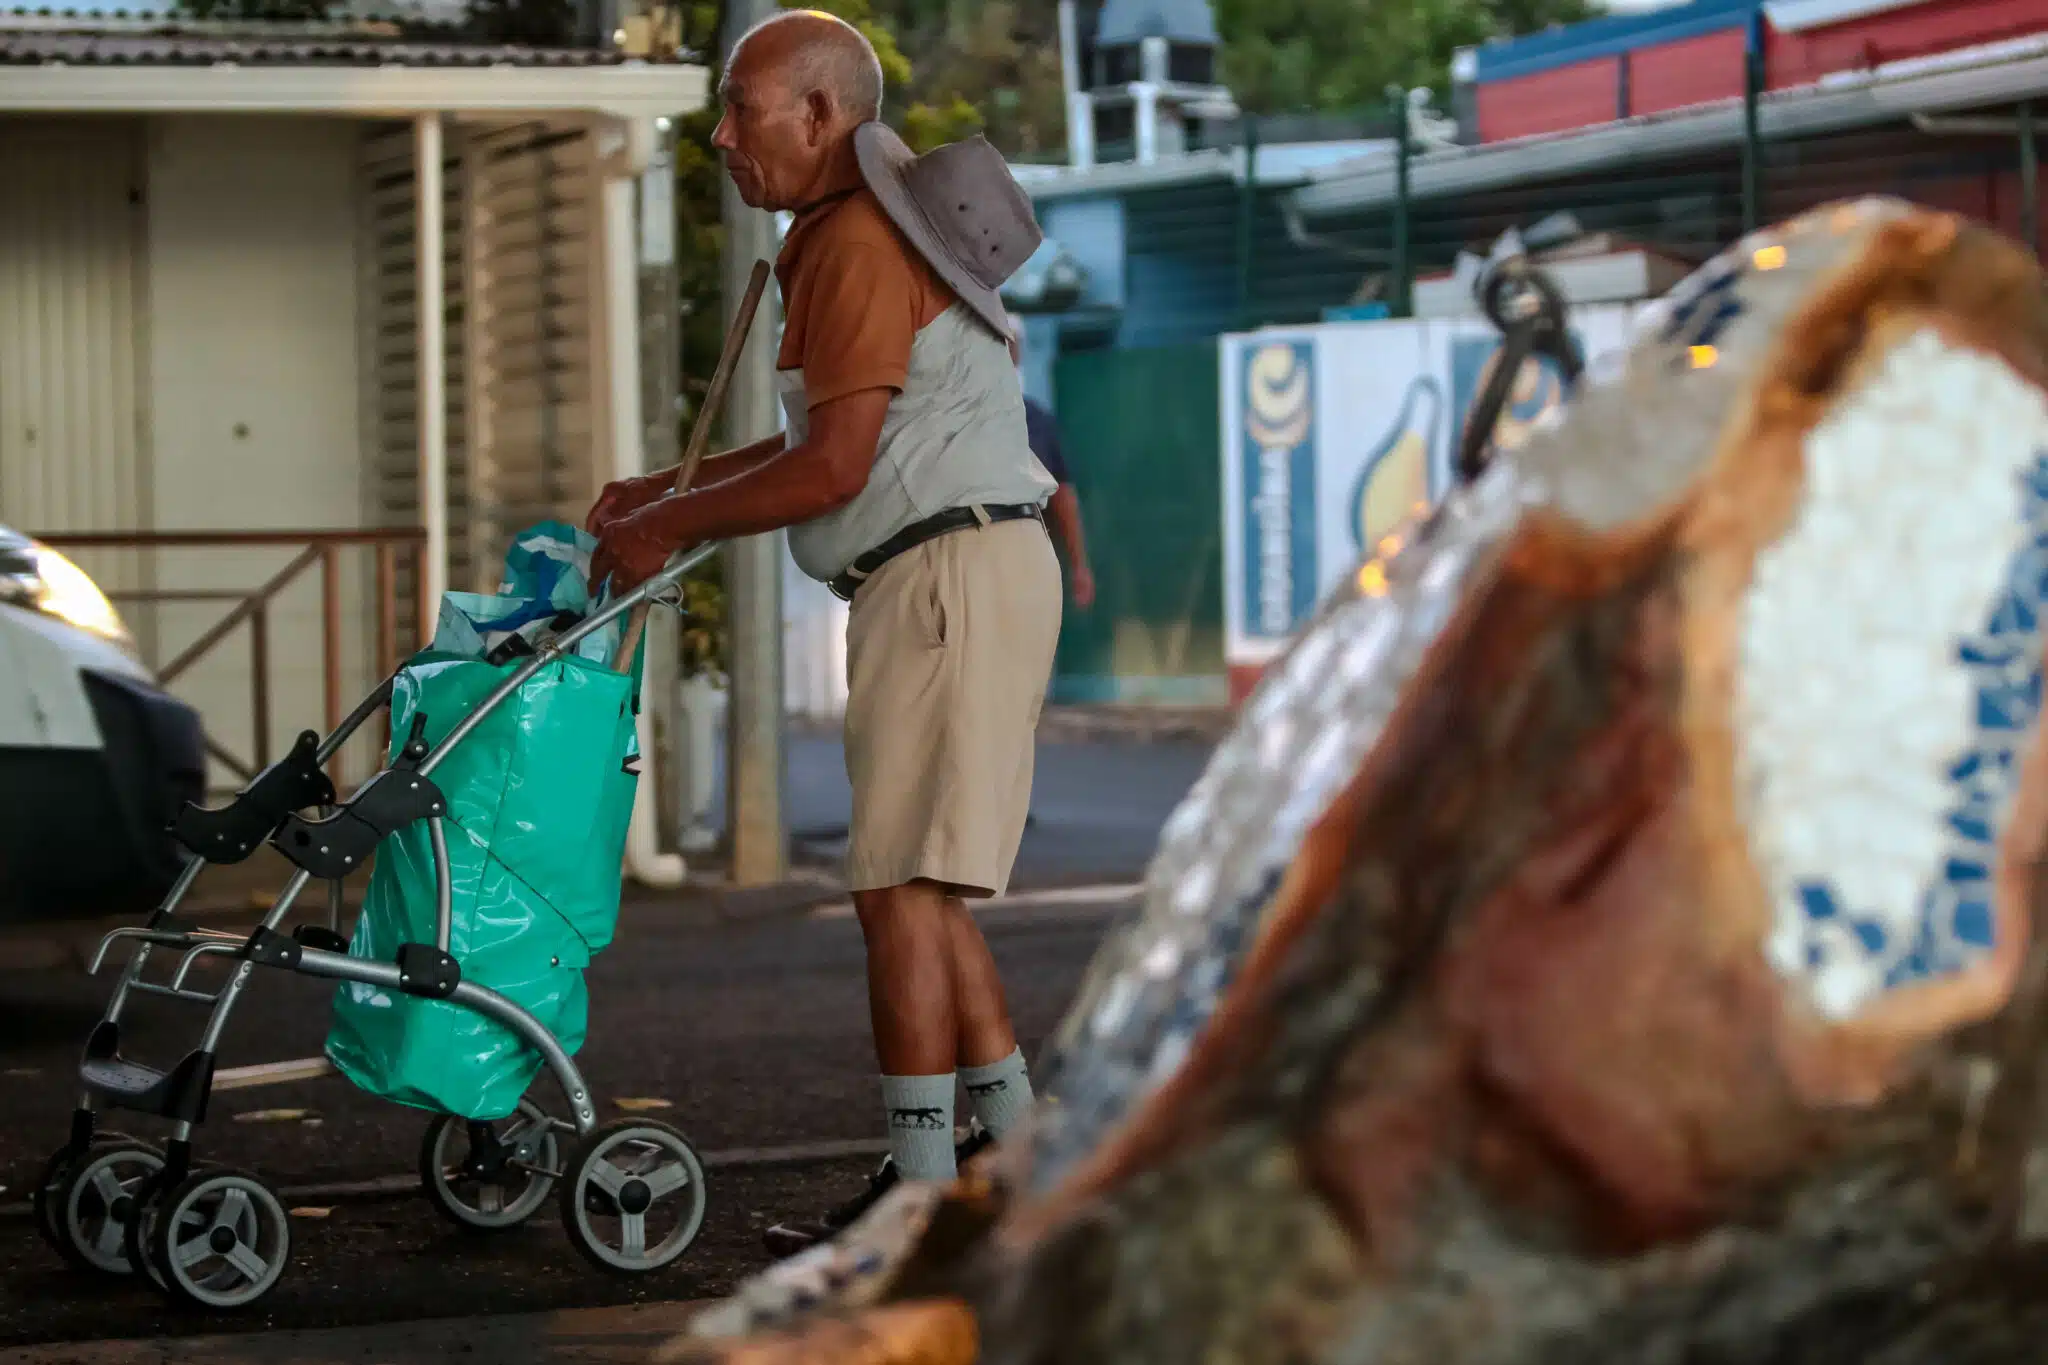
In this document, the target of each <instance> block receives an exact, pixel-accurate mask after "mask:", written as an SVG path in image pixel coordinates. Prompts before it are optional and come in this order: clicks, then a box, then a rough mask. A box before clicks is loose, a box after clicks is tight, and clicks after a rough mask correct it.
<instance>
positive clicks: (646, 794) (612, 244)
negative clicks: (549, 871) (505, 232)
mask: <svg viewBox="0 0 2048 1365" xmlns="http://www.w3.org/2000/svg"><path fill="white" fill-rule="evenodd" d="M608 132H609V134H610V136H611V138H613V139H616V141H617V148H616V154H615V155H610V156H603V157H601V158H600V164H601V165H602V166H603V171H602V181H603V189H602V190H601V191H600V192H599V195H598V205H597V211H598V250H599V251H600V252H601V253H602V264H601V265H600V267H599V269H600V270H601V272H602V274H601V277H600V278H601V279H602V280H603V287H604V304H603V307H602V308H600V309H599V310H598V313H599V316H600V317H601V318H602V319H603V326H604V332H603V336H602V339H601V345H600V352H601V354H602V356H603V358H604V369H603V374H604V376H605V381H606V382H605V401H604V413H605V419H606V428H607V437H608V439H607V441H606V444H607V445H609V446H610V447H611V457H612V472H611V477H612V478H614V479H627V478H631V477H633V476H634V475H636V474H644V473H646V472H647V444H646V442H647V428H646V424H645V422H644V421H643V414H642V412H641V407H640V251H639V238H638V232H637V220H636V215H635V214H634V211H633V209H634V199H633V192H634V189H635V188H636V184H637V180H638V177H639V174H640V172H641V171H642V170H644V169H645V167H646V161H647V158H648V156H649V154H650V153H651V152H652V135H653V132H654V129H653V125H652V124H651V123H645V124H635V123H623V124H620V125H618V126H616V127H614V128H612V129H610V130H608ZM599 145H600V146H603V145H605V144H604V143H603V142H600V144H599ZM663 463H664V464H666V463H667V461H666V460H664V461H663ZM655 625H656V623H655V621H654V620H653V619H651V618H650V619H649V621H648V623H647V636H648V650H647V669H646V672H645V674H644V675H643V676H642V678H641V682H640V696H641V702H640V790H639V794H638V796H637V797H636V798H635V800H634V802H633V821H632V824H631V825H629V826H628V827H627V830H626V874H627V875H628V876H630V877H631V878H632V879H633V880H634V881H636V882H639V883H640V884H641V885H642V886H647V887H653V888H656V889H667V888H671V887H677V886H681V885H682V884H683V881H684V878H685V877H686V876H687V875H688V873H689V867H688V865H687V864H686V863H685V862H684V861H683V859H682V858H681V857H679V856H678V855H676V854H673V853H664V852H662V851H661V843H660V837H659V834H660V832H659V830H658V829H657V828H656V825H655V812H654V806H655V801H656V800H657V795H656V794H657V793H658V792H659V791H660V787H661V784H660V778H659V777H658V776H657V774H659V773H660V772H661V771H662V769H661V767H660V764H659V760H658V753H657V750H656V748H655V743H654V712H655V708H656V707H660V708H661V709H663V710H664V711H666V712H667V713H668V714H669V715H671V716H673V715H675V710H676V708H675V704H674V699H673V687H674V678H675V670H674V669H672V668H670V667H669V666H668V658H669V657H670V656H669V654H668V653H667V651H668V650H670V649H672V648H673V646H672V645H667V646H665V648H664V651H661V652H658V651H657V650H655V648H654V647H653V639H654V635H655ZM661 638H662V639H663V640H664V641H668V640H670V638H671V637H670V636H669V635H668V633H667V632H666V631H663V632H662V636H661Z"/></svg>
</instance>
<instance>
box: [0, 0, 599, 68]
mask: <svg viewBox="0 0 2048 1365" xmlns="http://www.w3.org/2000/svg"><path fill="white" fill-rule="evenodd" d="M374 3H375V0H352V3H351V2H350V0H344V3H343V4H342V5H341V6H340V7H338V8H337V9H336V10H334V11H332V12H331V17H329V18H325V19H313V18H303V19H302V18H242V17H227V18H201V17H197V16H194V15H190V14H185V13H180V12H178V11H177V10H176V8H175V0H81V3H79V4H77V5H75V6H73V7H69V8H63V9H58V8H54V7H50V8H43V7H38V8H30V7H28V6H23V5H14V6H0V65H9V66H46V65H59V64H61V65H71V66H206V65H217V64H220V63H238V64H242V65H250V66H278V65H285V66H418V67H477V66H486V67H488V66H513V67H587V66H616V65H620V64H622V63H624V62H626V61H627V60H628V57H627V54H625V53H623V52H619V51H617V50H612V49H605V48H593V47H575V46H560V47H556V46H539V45H534V44H523V43H501V42H494V41H490V40H487V39H484V38H481V37H479V36H478V35H477V34H476V33H475V31H474V30H473V29H471V28H470V27H469V26H468V25H467V24H465V23H462V22H455V21H450V20H446V19H437V18H433V17H429V16H431V15H433V14H435V13H440V14H447V13H450V12H451V11H450V10H449V7H448V5H447V4H446V3H445V2H444V0H392V2H391V3H389V4H386V5H383V6H380V7H377V8H376V9H374V10H373V5H374ZM453 12H455V13H459V10H458V11H453Z"/></svg>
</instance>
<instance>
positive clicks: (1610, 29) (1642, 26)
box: [1473, 0, 1763, 85]
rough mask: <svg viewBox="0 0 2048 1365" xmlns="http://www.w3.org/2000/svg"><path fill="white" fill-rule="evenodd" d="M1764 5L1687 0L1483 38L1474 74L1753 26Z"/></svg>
mask: <svg viewBox="0 0 2048 1365" xmlns="http://www.w3.org/2000/svg"><path fill="white" fill-rule="evenodd" d="M1762 10H1763V5H1762V3H1761V0H1691V3H1689V4H1684V5H1674V6H1672V7H1671V8H1670V9H1661V10H1656V11H1653V12H1651V13H1649V14H1616V15H1609V16H1608V17H1606V18H1603V19H1589V20H1587V21H1586V22H1585V23H1582V24H1571V25H1568V26H1566V27H1564V28H1556V29H1551V30H1550V31H1548V32H1546V33H1532V34H1529V35H1528V36H1526V37H1522V38H1507V39H1503V40H1501V41H1499V42H1493V43H1486V44H1483V45H1482V46H1480V47H1479V48H1478V49H1477V51H1476V52H1475V53H1474V54H1473V56H1474V73H1475V79H1476V80H1477V82H1478V83H1479V84H1481V85H1486V84H1490V83H1492V82H1494V81H1508V80H1514V79H1516V78H1517V77H1520V76H1534V75H1536V74H1538V73H1540V72H1544V71H1551V70H1555V69H1556V68H1558V67H1561V66H1570V65H1571V64H1572V63H1574V62H1585V61H1592V60H1593V59H1595V58H1597V57H1612V56H1615V55H1617V54H1619V53H1623V52H1628V51H1632V50H1634V49H1636V48H1640V47H1645V46H1648V45H1650V44H1654V43H1671V42H1677V41H1679V40H1680V39H1684V38H1697V37H1700V36H1701V35H1703V34H1708V33H1719V32H1722V31H1724V30H1727V29H1731V28H1744V27H1752V26H1754V24H1755V22H1756V17H1757V15H1759V14H1760V13H1762Z"/></svg>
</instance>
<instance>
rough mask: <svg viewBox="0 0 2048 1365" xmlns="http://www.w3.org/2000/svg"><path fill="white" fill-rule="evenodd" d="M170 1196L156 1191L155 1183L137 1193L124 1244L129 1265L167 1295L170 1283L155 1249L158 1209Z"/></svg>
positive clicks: (152, 1182)
mask: <svg viewBox="0 0 2048 1365" xmlns="http://www.w3.org/2000/svg"><path fill="white" fill-rule="evenodd" d="M158 1179H159V1180H160V1179H161V1177H158ZM167 1193H169V1191H167V1190H163V1189H159V1188H157V1181H155V1180H153V1181H150V1182H149V1183H148V1184H146V1185H144V1186H143V1187H142V1188H141V1189H139V1190H137V1191H136V1192H135V1216H134V1217H133V1218H131V1219H129V1220H128V1227H127V1229H126V1231H125V1232H124V1233H123V1239H122V1245H123V1246H125V1247H126V1248H127V1250H128V1264H129V1265H132V1266H136V1267H138V1268H140V1270H141V1271H142V1278H144V1279H145V1280H148V1281H149V1282H150V1283H151V1284H153V1285H155V1286H156V1287H157V1288H158V1289H159V1290H161V1291H163V1292H164V1293H165V1294H169V1293H170V1292H171V1283H170V1281H169V1280H166V1279H165V1278H164V1268H163V1267H162V1266H161V1265H159V1264H158V1263H157V1259H156V1252H155V1251H154V1250H152V1248H153V1247H154V1246H155V1245H156V1214H157V1210H158V1209H160V1208H162V1207H163V1203H164V1195H165V1194H167Z"/></svg>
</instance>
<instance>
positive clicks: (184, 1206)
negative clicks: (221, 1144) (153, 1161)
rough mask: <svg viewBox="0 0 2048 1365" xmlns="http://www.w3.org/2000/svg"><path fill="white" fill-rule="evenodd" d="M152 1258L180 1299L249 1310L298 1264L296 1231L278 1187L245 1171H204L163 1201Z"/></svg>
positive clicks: (151, 1213)
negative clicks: (294, 1245) (294, 1246)
mask: <svg viewBox="0 0 2048 1365" xmlns="http://www.w3.org/2000/svg"><path fill="white" fill-rule="evenodd" d="M145 1216H146V1218H147V1219H148V1223H149V1227H148V1256H149V1258H150V1259H151V1260H153V1261H154V1262H155V1263H156V1269H158V1270H159V1271H161V1272H162V1273H163V1277H164V1287H165V1288H166V1289H167V1290H168V1291H169V1292H170V1294H171V1296H172V1297H173V1298H177V1299H182V1300H184V1301H186V1302H188V1303H193V1304H197V1305H198V1306H200V1307H202V1308H241V1307H243V1306H245V1305H247V1304H251V1303H254V1302H255V1301H256V1300H258V1299H260V1298H262V1297H263V1296H264V1295H265V1294H267V1293H269V1292H270V1289H271V1286H273V1285H275V1284H276V1283H277V1280H278V1277H279V1276H280V1275H282V1274H284V1268H285V1266H286V1265H288V1264H289V1263H290V1261H291V1255H292V1226H291V1218H290V1217H289V1216H288V1215H286V1213H285V1210H284V1205H283V1204H282V1203H280V1202H279V1201H278V1197H277V1196H276V1195H275V1194H273V1193H271V1190H270V1187H269V1186H268V1185H266V1184H264V1183H263V1182H262V1181H260V1180H258V1179H257V1178H256V1177H255V1176H252V1175H244V1174H242V1173H241V1172H239V1171H200V1172H198V1173H197V1174H195V1175H194V1176H192V1178H191V1179H189V1180H187V1181H186V1182H185V1183H184V1184H182V1185H180V1186H178V1187H177V1188H176V1189H174V1190H172V1191H170V1192H169V1193H167V1194H165V1195H164V1196H163V1197H162V1198H160V1199H158V1200H156V1201H155V1202H154V1203H153V1204H152V1205H151V1206H150V1207H149V1208H148V1210H147V1212H146V1214H145Z"/></svg>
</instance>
